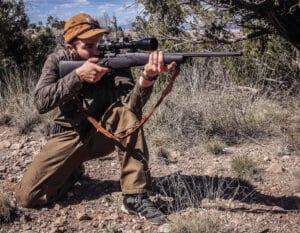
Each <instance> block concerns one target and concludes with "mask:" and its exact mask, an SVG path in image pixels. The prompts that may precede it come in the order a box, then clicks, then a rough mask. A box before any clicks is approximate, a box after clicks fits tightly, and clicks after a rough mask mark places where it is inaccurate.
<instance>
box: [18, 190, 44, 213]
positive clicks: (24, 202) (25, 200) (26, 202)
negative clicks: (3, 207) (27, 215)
mask: <svg viewBox="0 0 300 233" xmlns="http://www.w3.org/2000/svg"><path fill="white" fill-rule="evenodd" d="M15 197H16V201H17V204H18V205H19V206H21V207H24V208H34V207H37V206H40V205H43V204H47V200H46V198H44V197H37V195H35V194H34V193H32V192H30V191H29V190H28V189H26V188H21V187H18V188H17V190H16V192H15Z"/></svg>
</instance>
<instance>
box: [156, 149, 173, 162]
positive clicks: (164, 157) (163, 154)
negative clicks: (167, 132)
mask: <svg viewBox="0 0 300 233" xmlns="http://www.w3.org/2000/svg"><path fill="white" fill-rule="evenodd" d="M169 157H170V152H169V151H168V150H166V149H164V148H162V147H160V148H159V149H158V151H157V159H158V160H160V161H164V162H165V163H166V162H167V161H168V160H169Z"/></svg>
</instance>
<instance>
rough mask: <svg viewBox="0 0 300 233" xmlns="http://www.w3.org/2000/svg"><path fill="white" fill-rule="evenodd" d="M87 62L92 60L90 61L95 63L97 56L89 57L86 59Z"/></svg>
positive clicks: (97, 59)
mask: <svg viewBox="0 0 300 233" xmlns="http://www.w3.org/2000/svg"><path fill="white" fill-rule="evenodd" d="M88 61H89V62H92V63H97V62H98V61H99V58H97V57H91V58H89V59H88Z"/></svg>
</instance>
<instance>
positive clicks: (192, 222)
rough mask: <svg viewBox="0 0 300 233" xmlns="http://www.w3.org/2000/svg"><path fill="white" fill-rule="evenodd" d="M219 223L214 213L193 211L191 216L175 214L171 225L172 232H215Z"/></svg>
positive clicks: (218, 228) (219, 225)
mask: <svg viewBox="0 0 300 233" xmlns="http://www.w3.org/2000/svg"><path fill="white" fill-rule="evenodd" d="M220 229H221V224H220V221H219V220H218V218H217V217H216V216H215V215H209V216H203V214H200V213H197V212H196V213H193V214H192V216H185V217H182V216H180V215H179V216H177V217H176V218H175V219H174V222H173V223H172V225H171V230H172V231H171V232H173V233H217V232H220Z"/></svg>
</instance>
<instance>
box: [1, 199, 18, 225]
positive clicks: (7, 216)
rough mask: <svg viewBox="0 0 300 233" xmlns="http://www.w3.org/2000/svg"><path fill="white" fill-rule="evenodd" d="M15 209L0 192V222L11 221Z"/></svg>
mask: <svg viewBox="0 0 300 233" xmlns="http://www.w3.org/2000/svg"><path fill="white" fill-rule="evenodd" d="M14 215H15V210H14V208H13V207H12V206H11V204H10V202H9V200H8V198H7V197H6V196H5V195H4V194H2V193H0V224H2V223H8V222H11V221H13V218H14Z"/></svg>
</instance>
